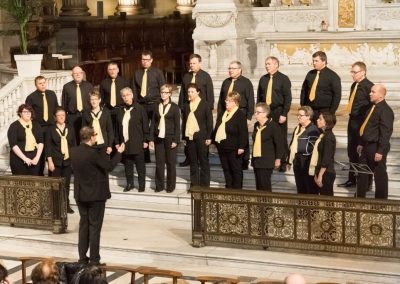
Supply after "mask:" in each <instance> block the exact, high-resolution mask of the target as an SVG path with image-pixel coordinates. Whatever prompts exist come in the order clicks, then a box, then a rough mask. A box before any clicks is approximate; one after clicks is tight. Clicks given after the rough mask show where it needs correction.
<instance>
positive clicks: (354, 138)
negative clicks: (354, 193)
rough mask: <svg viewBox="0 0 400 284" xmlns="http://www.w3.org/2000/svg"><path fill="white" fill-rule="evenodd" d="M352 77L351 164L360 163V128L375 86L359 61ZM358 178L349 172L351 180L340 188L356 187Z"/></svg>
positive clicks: (349, 154) (349, 152)
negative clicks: (358, 150)
mask: <svg viewBox="0 0 400 284" xmlns="http://www.w3.org/2000/svg"><path fill="white" fill-rule="evenodd" d="M350 73H351V76H352V77H353V81H354V82H353V84H352V85H351V90H350V97H349V103H348V104H347V108H346V111H347V113H348V114H349V123H348V125H347V155H348V157H349V161H350V163H359V155H358V153H357V146H358V145H360V133H359V132H360V127H361V124H362V123H363V122H364V119H365V116H366V114H367V111H368V109H369V108H370V106H371V101H370V98H369V94H370V93H371V88H372V86H373V85H374V84H373V83H372V82H371V81H370V80H368V79H367V77H366V73H367V66H366V65H365V63H364V62H360V61H357V62H355V63H354V64H353V65H352V66H351V71H350ZM356 183H357V182H356V176H355V174H354V172H352V171H349V178H348V180H347V181H346V182H344V183H342V184H338V186H339V187H355V186H356Z"/></svg>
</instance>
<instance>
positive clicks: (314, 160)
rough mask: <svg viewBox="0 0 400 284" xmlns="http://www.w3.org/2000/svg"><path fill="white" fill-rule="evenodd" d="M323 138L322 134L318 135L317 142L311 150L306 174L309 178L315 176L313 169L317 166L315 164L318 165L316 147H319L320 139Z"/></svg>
mask: <svg viewBox="0 0 400 284" xmlns="http://www.w3.org/2000/svg"><path fill="white" fill-rule="evenodd" d="M323 137H324V133H321V134H320V135H319V137H318V139H317V141H315V144H314V148H313V151H312V155H311V162H310V166H309V168H308V174H309V175H310V176H313V175H315V167H316V166H317V163H318V145H319V142H321V139H322V138H323Z"/></svg>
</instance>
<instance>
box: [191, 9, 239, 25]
mask: <svg viewBox="0 0 400 284" xmlns="http://www.w3.org/2000/svg"><path fill="white" fill-rule="evenodd" d="M196 19H197V24H198V25H200V26H206V27H209V28H221V27H223V26H226V25H227V24H229V23H234V22H235V19H236V14H235V13H232V12H228V13H219V14H209V13H199V15H197V17H196Z"/></svg>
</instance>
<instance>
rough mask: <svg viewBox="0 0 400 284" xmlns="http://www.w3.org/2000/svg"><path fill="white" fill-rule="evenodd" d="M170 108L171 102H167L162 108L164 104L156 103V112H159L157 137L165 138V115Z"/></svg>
mask: <svg viewBox="0 0 400 284" xmlns="http://www.w3.org/2000/svg"><path fill="white" fill-rule="evenodd" d="M170 108H171V104H168V105H167V106H166V107H165V110H164V105H163V103H160V104H159V105H158V113H159V114H160V123H159V124H158V130H159V132H158V137H159V138H165V115H166V114H167V113H168V111H169V109H170Z"/></svg>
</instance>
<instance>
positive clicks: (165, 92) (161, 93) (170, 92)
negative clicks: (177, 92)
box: [161, 92, 171, 94]
mask: <svg viewBox="0 0 400 284" xmlns="http://www.w3.org/2000/svg"><path fill="white" fill-rule="evenodd" d="M161 94H171V92H161Z"/></svg>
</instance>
